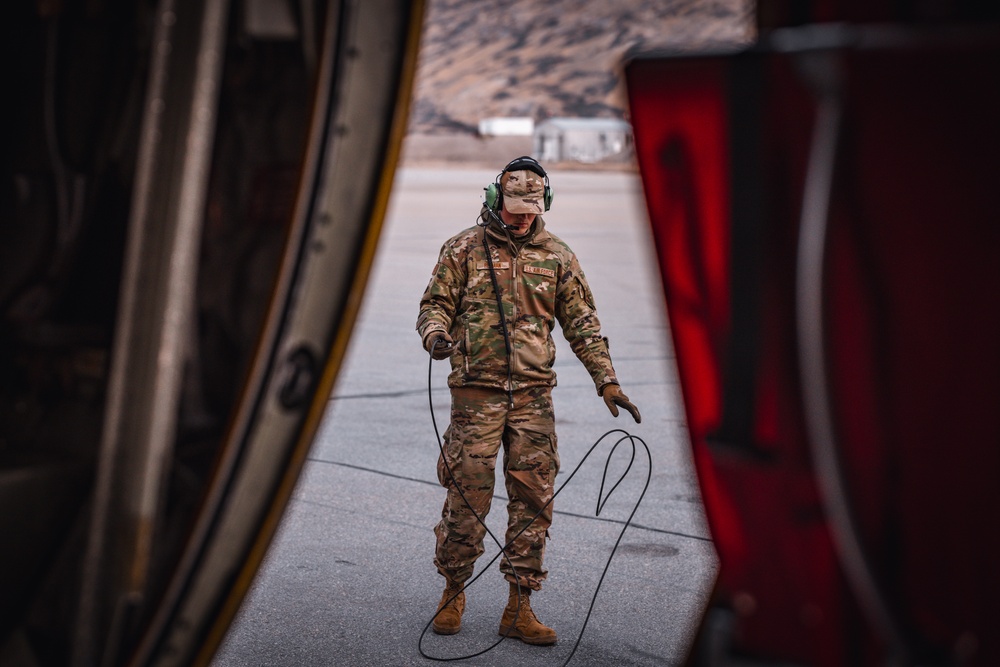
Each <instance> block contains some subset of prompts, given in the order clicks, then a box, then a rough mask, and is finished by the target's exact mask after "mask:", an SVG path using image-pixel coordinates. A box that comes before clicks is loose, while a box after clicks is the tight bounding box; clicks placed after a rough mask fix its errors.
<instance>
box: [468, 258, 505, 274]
mask: <svg viewBox="0 0 1000 667" xmlns="http://www.w3.org/2000/svg"><path fill="white" fill-rule="evenodd" d="M476 268H477V269H479V270H480V271H488V270H489V268H490V264H489V262H487V261H486V260H485V259H484V260H481V261H479V262H476ZM493 268H494V269H496V270H497V271H504V270H506V269H509V268H510V262H493Z"/></svg>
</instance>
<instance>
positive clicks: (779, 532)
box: [626, 0, 1000, 667]
mask: <svg viewBox="0 0 1000 667" xmlns="http://www.w3.org/2000/svg"><path fill="white" fill-rule="evenodd" d="M998 14H1000V12H998V10H997V8H996V6H995V5H989V4H987V3H970V2H948V1H943V2H906V1H904V2H888V1H885V2H883V1H871V2H869V1H855V0H828V1H816V2H792V1H790V0H788V1H766V0H761V2H759V3H758V5H757V17H758V26H759V29H758V39H757V41H756V43H755V44H753V45H752V46H750V47H748V48H745V49H740V50H735V51H734V50H732V49H730V50H726V51H720V52H716V53H690V52H688V53H683V54H678V53H673V54H664V53H658V54H656V53H647V54H642V55H636V56H635V57H634V58H632V59H631V60H630V62H629V63H628V64H627V66H626V79H627V86H628V91H629V103H630V109H631V113H632V122H633V129H634V134H635V146H636V153H637V158H638V162H639V167H640V171H641V172H642V180H643V185H644V190H645V196H646V201H647V205H648V210H649V215H650V222H651V224H652V231H653V234H654V238H655V242H656V246H657V253H658V256H659V261H660V270H661V274H662V278H663V287H664V292H665V296H666V303H667V309H668V315H669V321H670V326H671V331H672V336H673V342H674V346H675V350H676V355H677V363H678V371H679V374H680V380H681V385H682V389H683V395H684V401H685V409H686V412H687V420H688V428H689V430H690V438H691V444H692V447H693V454H694V460H695V466H696V469H697V473H698V480H699V485H700V488H701V491H702V496H703V500H704V504H705V510H706V513H707V516H708V521H709V526H710V529H711V533H712V538H713V540H714V542H715V547H716V550H717V552H718V554H719V559H720V572H719V576H718V579H717V582H716V586H715V590H714V593H713V596H712V599H711V602H710V604H709V608H708V609H707V610H706V613H705V616H704V618H703V620H702V623H701V627H700V633H699V638H698V641H697V643H696V645H695V649H694V651H693V653H692V656H691V662H692V664H698V665H829V666H831V667H833V666H836V665H983V666H984V667H985V666H987V665H996V664H1000V633H998V632H997V628H1000V605H998V604H997V600H998V599H1000V568H997V567H996V558H997V554H998V549H1000V530H998V527H1000V524H998V522H997V519H996V516H995V515H996V512H997V510H998V509H1000V484H997V482H996V477H997V474H998V472H1000V419H998V414H1000V412H998V406H1000V122H998V119H1000V24H998V22H997V19H998V18H1000V16H998Z"/></svg>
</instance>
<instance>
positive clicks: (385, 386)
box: [213, 168, 718, 667]
mask: <svg viewBox="0 0 1000 667" xmlns="http://www.w3.org/2000/svg"><path fill="white" fill-rule="evenodd" d="M495 176H496V172H494V171H484V170H478V169H477V170H460V169H430V168H427V169H421V168H407V169H402V170H401V171H399V172H398V173H397V175H396V184H395V188H394V190H393V196H392V200H391V202H390V207H389V211H388V215H387V219H386V224H385V228H384V230H383V233H382V238H381V242H380V245H379V250H378V255H377V257H376V263H375V266H374V268H373V273H372V276H371V280H370V282H369V285H368V289H367V293H366V297H365V302H364V306H363V309H362V312H361V315H360V318H359V321H358V324H357V327H356V329H355V331H354V334H353V336H352V340H351V344H350V350H349V352H348V357H347V359H346V363H345V366H344V368H343V369H342V370H341V373H340V376H339V378H338V381H337V384H336V388H335V390H334V393H333V395H332V396H331V397H330V403H329V408H328V410H327V413H326V416H325V419H324V422H323V425H322V426H321V428H320V431H319V433H318V435H317V438H316V441H315V443H314V444H313V449H312V452H311V454H310V458H309V462H308V464H307V466H306V469H305V471H304V474H303V476H302V478H301V479H300V481H299V484H298V487H297V489H296V491H295V494H294V498H293V500H292V502H291V504H290V506H289V508H288V511H287V513H286V515H285V518H284V520H283V522H282V526H281V528H280V530H279V534H278V535H277V537H276V539H275V541H274V543H273V544H272V547H271V550H270V552H269V554H268V557H267V559H266V561H265V563H264V566H263V567H262V569H261V571H260V572H259V574H258V577H257V580H256V582H255V584H254V587H253V589H252V590H251V593H250V595H249V596H248V597H247V599H246V601H245V602H244V605H243V607H242V609H241V611H240V614H239V615H238V617H237V619H236V621H235V622H234V624H233V626H232V627H231V629H230V632H229V635H228V636H227V638H226V640H225V642H224V644H223V645H222V647H221V648H220V650H219V652H218V654H217V656H216V658H215V660H214V662H213V665H214V667H237V666H239V667H244V666H249V665H260V666H268V667H270V666H285V665H288V666H291V665H295V666H312V665H317V666H319V665H337V666H341V665H342V666H347V667H365V666H383V665H399V666H408V665H433V664H436V663H435V662H434V661H433V660H431V659H428V658H425V657H423V656H422V655H421V650H422V651H423V652H424V653H425V654H427V655H431V656H435V657H438V658H449V657H457V656H461V655H468V654H472V653H477V652H479V651H482V650H483V649H485V648H487V647H489V646H490V645H491V644H493V643H494V642H495V641H496V640H497V639H499V636H498V635H497V630H498V626H499V620H500V615H501V613H502V611H503V606H504V604H505V602H506V593H507V587H506V582H504V581H503V579H502V577H501V576H500V573H499V572H498V571H497V565H496V563H494V564H492V565H489V566H488V567H485V569H486V572H485V574H483V576H482V577H481V578H480V579H479V580H478V581H477V582H476V583H475V584H474V585H473V586H472V587H471V588H470V589H469V590H468V591H467V597H468V604H467V607H466V612H465V616H464V618H463V626H462V631H461V632H460V633H459V634H458V635H454V636H450V637H440V636H437V635H434V634H433V633H432V632H430V631H429V630H428V631H427V633H426V635H425V636H424V637H423V639H422V640H421V633H422V632H423V631H424V629H425V628H426V626H427V625H428V623H429V622H430V619H431V617H432V616H433V614H434V611H435V609H436V605H437V602H438V600H439V598H440V596H441V591H442V588H443V582H444V580H443V579H442V578H441V576H440V575H439V574H437V572H436V571H435V569H434V566H433V563H432V558H433V548H434V535H433V532H432V529H433V526H434V524H435V523H436V522H437V519H438V518H439V516H440V512H441V504H442V502H443V500H444V495H445V492H444V489H443V488H442V487H441V486H440V485H439V484H438V482H437V477H436V472H435V463H436V460H437V455H438V454H437V452H438V445H437V442H436V440H435V435H434V428H433V425H432V421H431V415H430V409H429V403H433V406H434V410H435V413H436V417H437V422H438V427H439V429H440V430H441V432H443V431H444V429H445V427H446V426H447V422H448V408H449V394H448V389H447V385H446V376H447V372H448V371H447V362H444V361H441V362H434V364H433V367H432V375H431V383H432V390H431V396H432V400H431V401H429V400H428V365H429V362H428V357H427V355H426V353H425V352H424V351H423V349H422V348H421V346H420V340H419V338H418V336H417V334H416V332H415V331H414V324H415V321H416V316H417V307H418V302H419V299H420V295H421V294H422V292H423V290H424V287H425V286H426V284H427V281H428V279H429V278H430V274H431V270H432V268H433V267H434V264H435V261H436V258H437V253H438V250H439V249H440V246H441V243H442V242H443V241H444V240H445V239H447V238H448V237H450V236H452V235H453V234H455V233H457V232H459V231H461V230H462V229H464V228H466V227H469V226H470V225H471V224H472V223H473V222H474V220H475V217H476V215H477V214H478V211H479V206H480V202H481V201H482V196H483V188H484V187H485V186H486V185H487V184H488V183H490V182H492V181H493V179H494V177H495ZM550 178H551V184H552V188H553V190H554V193H555V197H554V201H553V205H552V210H551V211H550V212H549V213H547V214H546V215H545V220H546V225H547V227H548V229H549V230H550V231H552V232H553V233H554V234H556V235H558V236H560V237H561V238H562V239H563V240H564V241H566V242H567V243H568V244H569V245H570V247H572V248H573V250H574V251H575V252H576V254H577V256H578V257H579V259H580V262H581V264H582V266H583V269H584V271H585V273H586V275H587V278H588V280H589V282H590V285H591V288H592V290H593V292H594V297H595V301H596V304H597V309H598V313H599V315H600V318H601V322H602V325H603V330H604V333H605V335H607V336H608V337H609V339H610V341H611V354H612V357H613V359H614V364H615V369H616V370H617V372H618V376H619V379H620V380H621V382H622V388H623V389H624V391H625V393H626V394H627V395H628V396H629V397H630V399H631V400H632V402H634V403H635V404H636V405H637V406H638V407H639V409H640V410H641V412H642V423H641V424H634V423H633V422H632V420H631V418H630V417H629V416H628V414H627V413H623V414H622V416H621V417H619V418H618V419H614V418H612V417H611V415H610V414H609V413H608V411H607V409H606V408H605V407H604V403H603V401H602V400H601V399H600V398H599V397H598V396H597V394H596V392H595V391H594V385H593V383H592V382H591V380H590V377H589V375H588V374H587V373H586V371H585V370H584V368H583V366H582V365H581V364H580V363H579V361H578V360H577V359H576V358H575V357H574V356H573V354H572V352H571V351H570V349H569V345H568V344H567V343H566V341H565V340H564V339H563V338H562V337H561V336H560V335H558V333H557V335H556V345H557V354H556V357H557V361H556V365H555V369H556V372H557V373H558V386H557V387H556V389H555V390H554V394H553V395H554V402H555V410H556V428H557V432H558V437H559V453H560V457H561V461H562V468H561V470H560V474H559V476H558V479H557V487H560V488H561V487H562V484H563V483H564V482H565V481H566V480H567V479H568V478H569V477H570V475H571V474H573V471H574V469H576V467H577V465H578V464H579V463H580V462H581V460H583V458H584V457H585V455H586V454H587V452H588V450H591V448H592V446H593V445H594V443H595V441H597V440H598V438H599V437H600V436H601V435H602V434H604V433H606V432H607V431H609V430H611V429H615V428H620V429H625V430H627V431H628V432H629V433H631V434H633V435H634V436H637V437H638V438H641V440H642V441H644V442H645V444H646V445H647V446H648V448H649V452H650V457H651V467H650V466H649V464H647V462H646V453H645V449H644V448H643V447H642V445H641V443H638V444H637V454H636V457H635V462H634V463H633V464H632V466H631V468H630V469H629V472H628V474H627V476H626V477H625V478H624V481H623V482H622V483H621V485H620V486H619V487H618V488H617V489H616V490H615V491H614V493H613V494H612V495H611V497H610V499H609V500H608V501H607V503H606V505H605V506H604V508H603V510H602V511H601V513H600V516H595V510H596V507H597V504H598V493H599V490H600V488H601V481H602V475H603V474H604V471H605V461H606V460H607V459H608V455H609V453H610V452H611V449H612V446H613V445H614V443H615V441H616V440H617V437H615V436H610V437H608V438H605V440H603V441H602V442H601V443H600V444H599V445H598V446H597V447H596V448H594V450H593V453H592V454H591V455H590V456H589V457H588V458H587V460H586V461H585V462H584V464H583V466H582V467H581V468H580V469H579V472H577V473H576V474H575V475H574V476H573V479H572V481H571V482H570V484H569V485H568V486H566V487H565V489H564V490H560V492H559V495H558V496H557V498H556V501H555V517H554V520H553V525H552V530H551V531H550V533H551V539H550V541H549V543H548V546H547V550H546V567H547V568H548V570H549V578H548V580H547V581H546V583H545V586H544V587H543V589H542V590H541V591H540V592H539V593H536V594H535V595H534V596H532V606H533V608H534V609H535V611H536V613H537V614H538V616H539V618H540V619H541V620H542V621H543V622H545V623H546V624H547V625H550V626H551V627H553V628H554V629H555V630H556V632H557V633H558V634H559V643H558V644H557V645H555V646H553V647H537V646H528V645H526V644H523V643H521V642H519V641H517V640H505V641H503V642H501V643H500V644H499V645H498V646H497V647H496V648H494V649H492V650H490V651H488V652H487V653H485V654H483V655H480V656H478V657H474V658H470V659H468V660H464V661H459V662H457V663H455V664H459V665H517V666H518V667H532V666H534V665H561V664H563V663H564V662H565V661H566V659H567V658H568V657H570V654H571V652H573V648H574V644H575V643H576V640H577V637H578V636H580V634H581V631H584V630H585V631H584V632H583V637H582V640H581V641H580V644H579V647H578V648H577V649H576V651H575V653H573V655H572V659H571V662H570V664H571V665H575V666H578V667H585V666H590V667H596V666H602V667H603V666H608V665H615V666H646V665H677V664H680V663H681V662H682V661H683V658H684V655H685V653H686V651H687V650H688V649H689V647H690V643H691V641H692V639H693V635H694V632H695V631H696V629H697V625H698V622H699V620H700V616H701V612H702V609H703V607H704V605H705V602H706V600H707V596H708V594H709V591H710V589H711V586H712V581H713V579H714V576H715V573H716V570H717V567H718V563H717V560H716V556H715V551H714V549H713V546H712V543H711V540H710V538H709V533H708V529H707V526H706V524H705V518H704V512H703V507H702V504H701V500H700V496H699V493H698V488H697V484H696V480H695V476H694V470H693V466H692V463H691V460H690V452H689V448H688V444H687V430H686V426H685V420H684V410H683V405H682V401H681V396H680V390H679V386H678V383H677V378H676V371H675V367H674V355H673V349H672V347H671V345H670V339H669V329H668V325H667V321H666V316H665V313H664V306H663V296H662V290H661V287H660V280H659V275H658V273H657V271H656V265H655V256H654V253H653V247H652V240H651V237H650V234H649V229H648V222H647V219H646V214H645V210H644V208H643V206H642V200H641V194H640V185H639V180H638V177H637V176H636V175H635V174H633V173H626V172H591V171H586V172H576V171H566V172H554V173H551V174H550ZM631 452H632V450H631V446H630V443H629V441H626V442H624V443H622V444H621V445H619V446H618V448H617V449H616V451H615V453H614V455H613V456H612V457H611V459H610V463H609V464H608V468H609V472H608V478H609V480H610V481H609V482H607V483H606V484H605V493H607V489H608V487H610V486H611V485H612V484H613V482H614V481H616V480H617V479H618V477H619V476H620V475H621V474H622V473H623V471H624V470H625V469H626V467H627V464H628V462H629V459H630V458H631ZM647 477H648V479H649V485H648V489H647V490H646V492H645V496H644V497H643V498H642V501H641V504H640V505H639V507H638V509H637V510H635V515H634V517H633V518H632V523H631V525H630V526H629V527H628V528H627V530H625V532H624V534H623V535H622V530H623V528H624V525H625V522H626V520H627V519H628V517H629V515H630V513H632V512H633V509H634V507H635V505H636V503H637V501H638V500H639V497H640V495H641V494H642V492H643V487H644V485H645V484H646V482H647ZM503 494H504V488H503V484H502V481H501V480H500V479H499V476H498V484H497V493H496V498H495V500H494V503H493V510H492V512H491V513H490V515H489V517H488V518H487V524H488V525H489V526H490V528H491V530H492V531H493V532H494V533H495V534H496V535H498V536H501V537H502V536H503V532H504V526H505V524H506V510H505V498H504V495H503ZM619 536H621V541H620V544H619V546H618V547H617V551H616V552H615V555H614V558H613V559H612V560H611V563H610V566H607V562H608V558H609V556H610V554H611V552H612V549H613V548H614V547H615V544H616V541H617V540H618V539H619ZM497 551H498V548H497V547H496V546H495V545H492V544H489V543H487V549H486V554H485V555H484V557H483V558H482V559H481V565H480V567H478V568H477V574H478V573H479V572H480V571H482V570H483V569H484V567H483V566H485V563H486V561H488V560H489V559H490V558H492V557H493V556H494V555H496V553H497ZM606 567H607V570H606V574H604V575H603V576H604V581H603V584H602V586H601V589H600V591H599V593H598V596H597V598H596V601H595V602H594V604H593V609H592V612H591V614H590V616H589V620H588V610H589V609H590V607H591V600H592V598H593V596H594V590H595V588H596V586H597V585H598V582H599V580H600V579H601V577H602V573H604V572H605V568H606ZM585 623H586V627H584V626H585Z"/></svg>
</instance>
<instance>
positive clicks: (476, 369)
mask: <svg viewBox="0 0 1000 667" xmlns="http://www.w3.org/2000/svg"><path fill="white" fill-rule="evenodd" d="M482 215H484V216H485V215H487V213H486V210H485V209H484V210H483V212H482ZM484 233H485V234H488V235H489V247H490V251H491V254H492V256H493V266H494V268H495V270H496V274H497V281H498V283H499V285H500V292H501V297H502V302H503V308H504V315H505V317H506V320H507V327H508V331H509V336H510V342H511V346H512V353H513V359H512V361H513V364H512V368H511V375H512V383H513V387H511V389H514V390H517V389H524V388H527V387H535V386H555V384H556V374H555V372H553V370H552V364H553V362H554V361H555V352H556V348H555V343H554V342H553V340H552V329H553V327H554V325H555V323H556V322H557V321H558V322H559V325H560V326H561V328H562V331H563V335H564V336H565V337H566V340H568V341H569V343H570V347H571V349H572V350H573V352H574V354H576V356H577V357H578V358H579V359H580V361H581V362H583V365H584V366H585V367H586V368H587V371H588V372H589V373H590V376H591V377H592V378H593V380H594V384H595V386H596V388H597V389H598V391H600V388H601V387H603V386H604V385H605V384H607V383H609V382H614V383H617V382H618V380H617V378H616V376H615V370H614V367H613V366H612V364H611V356H610V354H609V353H608V344H607V339H605V338H603V337H602V336H601V323H600V320H598V318H597V311H596V310H595V308H594V297H593V294H592V293H591V291H590V287H589V286H588V285H587V279H586V277H585V276H584V274H583V270H582V269H581V268H580V264H579V262H578V261H577V259H576V255H574V254H573V251H572V250H570V248H569V246H567V245H566V244H565V243H563V242H562V241H561V240H560V239H558V238H557V237H556V236H554V235H552V234H550V233H549V232H548V231H546V230H545V222H544V221H543V220H542V218H541V217H537V218H535V223H534V232H533V233H531V235H530V236H529V238H528V239H527V240H526V241H524V242H523V244H521V245H520V247H519V248H518V247H511V245H510V243H509V241H508V239H507V237H506V235H505V234H504V233H503V232H500V231H497V230H496V229H494V228H493V227H492V226H490V227H487V228H486V229H484V228H483V227H478V226H477V227H472V228H470V229H467V230H465V231H463V232H462V233H460V234H458V235H457V236H455V237H453V238H451V239H449V240H448V241H447V242H445V244H444V246H443V247H442V248H441V254H440V257H439V258H438V262H437V264H436V265H435V267H434V273H433V275H432V276H431V280H430V283H429V284H428V285H427V289H426V291H425V292H424V295H423V298H422V299H421V300H420V314H419V317H418V318H417V331H418V332H419V333H420V337H421V340H422V341H424V343H425V347H426V341H427V338H428V336H430V335H431V334H432V333H434V332H435V331H446V332H448V333H449V334H450V335H451V338H452V340H453V341H455V344H456V351H455V353H454V354H452V356H451V369H452V370H451V374H450V375H449V376H448V385H449V386H450V387H467V386H473V387H491V388H501V389H506V388H507V352H506V349H505V347H504V339H503V332H502V329H501V327H500V315H499V311H498V310H497V302H496V296H495V293H494V291H493V283H492V281H491V279H490V269H489V263H488V262H487V259H486V252H485V250H484V248H483V234H484Z"/></svg>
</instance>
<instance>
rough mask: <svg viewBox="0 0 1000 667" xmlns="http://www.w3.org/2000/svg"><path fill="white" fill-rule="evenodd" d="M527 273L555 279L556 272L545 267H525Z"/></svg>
mask: <svg viewBox="0 0 1000 667" xmlns="http://www.w3.org/2000/svg"><path fill="white" fill-rule="evenodd" d="M524 272H525V273H534V274H535V275H537V276H547V277H549V278H555V277H556V272H555V270H554V269H546V268H545V267H544V266H527V265H526V266H525V267H524Z"/></svg>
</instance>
